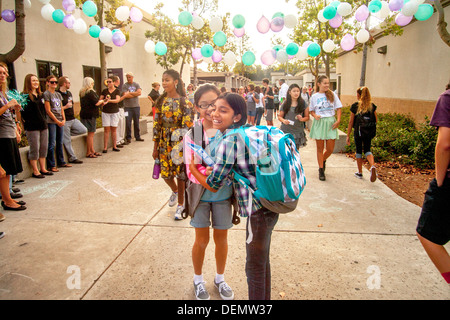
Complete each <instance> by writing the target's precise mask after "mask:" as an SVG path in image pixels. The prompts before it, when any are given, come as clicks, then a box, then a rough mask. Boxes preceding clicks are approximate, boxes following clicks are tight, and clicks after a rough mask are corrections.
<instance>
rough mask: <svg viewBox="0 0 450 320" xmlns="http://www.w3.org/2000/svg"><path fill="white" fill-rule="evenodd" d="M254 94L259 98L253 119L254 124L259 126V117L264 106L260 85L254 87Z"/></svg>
mask: <svg viewBox="0 0 450 320" xmlns="http://www.w3.org/2000/svg"><path fill="white" fill-rule="evenodd" d="M254 94H255V95H256V96H257V97H258V98H259V102H258V103H257V104H256V119H255V124H256V125H257V126H259V125H260V124H261V118H262V116H263V114H264V108H265V104H264V94H263V93H262V91H261V87H260V86H256V87H255V93H254Z"/></svg>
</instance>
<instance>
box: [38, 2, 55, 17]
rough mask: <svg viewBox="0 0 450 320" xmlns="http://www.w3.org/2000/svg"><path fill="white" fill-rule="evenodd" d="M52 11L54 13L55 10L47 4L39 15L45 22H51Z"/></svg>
mask: <svg viewBox="0 0 450 320" xmlns="http://www.w3.org/2000/svg"><path fill="white" fill-rule="evenodd" d="M53 11H55V8H53V6H52V5H51V4H50V3H47V4H46V5H44V6H43V7H42V9H41V15H42V17H43V18H44V19H45V20H47V21H52V20H53V17H52V15H53Z"/></svg>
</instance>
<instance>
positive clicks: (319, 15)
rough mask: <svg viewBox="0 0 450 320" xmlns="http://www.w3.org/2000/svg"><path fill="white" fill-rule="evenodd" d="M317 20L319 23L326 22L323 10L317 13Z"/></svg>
mask: <svg viewBox="0 0 450 320" xmlns="http://www.w3.org/2000/svg"><path fill="white" fill-rule="evenodd" d="M317 19H319V21H320V22H323V23H325V22H327V21H328V20H327V19H325V17H324V16H323V9H322V10H320V11H319V13H318V14H317Z"/></svg>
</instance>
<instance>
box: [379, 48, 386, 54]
mask: <svg viewBox="0 0 450 320" xmlns="http://www.w3.org/2000/svg"><path fill="white" fill-rule="evenodd" d="M377 52H378V53H381V54H386V52H387V46H382V47H379V48H378V49H377Z"/></svg>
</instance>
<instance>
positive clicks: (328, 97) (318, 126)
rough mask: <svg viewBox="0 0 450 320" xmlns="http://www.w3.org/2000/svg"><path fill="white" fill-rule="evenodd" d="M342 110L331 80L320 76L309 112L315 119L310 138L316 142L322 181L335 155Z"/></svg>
mask: <svg viewBox="0 0 450 320" xmlns="http://www.w3.org/2000/svg"><path fill="white" fill-rule="evenodd" d="M341 108H342V103H341V101H340V100H339V98H338V96H337V95H336V94H335V93H334V92H332V91H331V90H330V80H329V79H328V77H327V76H320V77H319V78H318V80H317V84H316V93H315V94H313V96H312V97H311V100H310V105H309V112H310V114H311V116H312V117H313V118H314V120H313V124H312V127H311V133H310V137H311V139H315V140H316V146H317V162H318V164H319V179H320V180H322V181H324V180H325V161H326V160H327V159H328V157H329V156H331V154H332V153H333V150H334V144H335V141H336V139H338V138H339V133H338V130H337V127H338V126H339V123H340V122H341ZM336 118H337V119H336Z"/></svg>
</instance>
